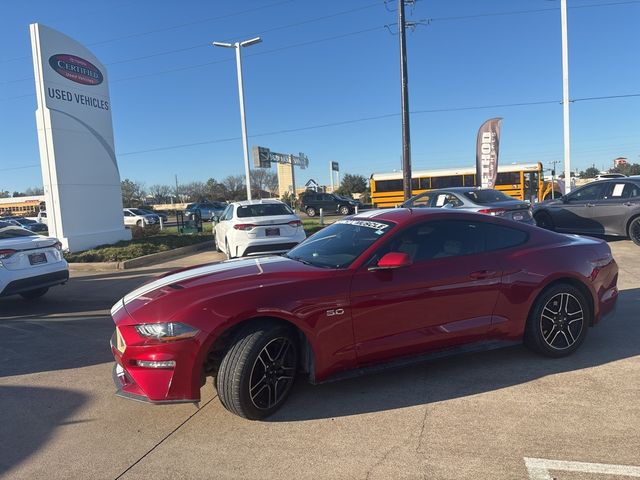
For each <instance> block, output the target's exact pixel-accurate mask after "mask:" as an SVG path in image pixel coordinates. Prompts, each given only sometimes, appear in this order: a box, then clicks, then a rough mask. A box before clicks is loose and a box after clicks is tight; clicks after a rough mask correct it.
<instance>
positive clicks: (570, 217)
mask: <svg viewBox="0 0 640 480" xmlns="http://www.w3.org/2000/svg"><path fill="white" fill-rule="evenodd" d="M533 215H534V218H535V220H536V223H537V224H538V226H539V227H542V228H546V229H548V230H556V231H558V232H571V233H582V234H591V235H616V236H623V237H629V238H630V239H631V240H633V242H634V243H635V244H636V245H640V177H627V178H612V179H606V180H598V181H596V182H592V183H588V184H587V185H584V186H582V187H580V188H578V189H576V190H574V191H573V192H571V193H569V194H568V195H565V196H563V197H561V198H559V199H557V200H551V201H548V202H543V203H541V204H538V205H537V206H536V207H535V209H534V213H533Z"/></svg>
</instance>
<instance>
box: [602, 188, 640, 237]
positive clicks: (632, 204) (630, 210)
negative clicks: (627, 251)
mask: <svg viewBox="0 0 640 480" xmlns="http://www.w3.org/2000/svg"><path fill="white" fill-rule="evenodd" d="M594 203H595V206H594V207H593V208H592V209H591V212H592V217H591V218H592V219H593V220H594V221H595V222H597V223H598V224H600V226H601V228H602V230H603V233H605V234H609V235H627V222H628V221H629V218H631V216H632V215H633V214H635V213H637V212H638V210H639V209H640V185H638V184H636V183H633V182H628V181H614V182H607V184H606V187H605V189H604V196H603V198H600V199H598V200H596V201H595V202H594Z"/></svg>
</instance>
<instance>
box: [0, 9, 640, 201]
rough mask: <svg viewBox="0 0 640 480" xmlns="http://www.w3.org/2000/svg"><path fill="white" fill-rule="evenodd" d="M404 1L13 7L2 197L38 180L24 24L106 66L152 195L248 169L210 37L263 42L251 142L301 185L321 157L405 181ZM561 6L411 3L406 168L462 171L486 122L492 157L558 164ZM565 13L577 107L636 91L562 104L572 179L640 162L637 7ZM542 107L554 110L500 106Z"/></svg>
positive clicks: (1, 41) (230, 92)
mask: <svg viewBox="0 0 640 480" xmlns="http://www.w3.org/2000/svg"><path fill="white" fill-rule="evenodd" d="M396 3H397V2H395V1H390V2H389V3H388V4H387V5H386V6H385V3H384V2H383V1H382V0H378V1H375V0H348V1H347V0H342V1H338V0H324V1H315V2H312V1H304V0H288V1H286V0H269V1H266V0H265V1H259V0H235V1H230V0H226V1H205V0H183V1H181V2H174V1H166V0H155V1H151V0H144V1H143V0H137V1H133V0H129V1H125V0H111V1H109V2H104V1H103V2H94V1H84V2H77V1H70V0H58V1H56V2H51V1H48V0H31V1H28V2H9V3H7V5H5V6H4V9H3V28H2V29H1V30H0V45H2V47H1V49H0V190H10V191H13V190H23V189H25V188H27V187H30V186H37V185H41V184H42V178H41V174H40V168H39V152H38V146H37V136H36V128H35V118H34V111H35V95H34V81H33V71H32V63H31V47H30V39H29V28H28V25H29V23H32V22H40V23H43V24H45V25H48V26H50V27H52V28H55V29H58V30H60V31H62V32H63V33H65V34H67V35H69V36H71V37H72V38H75V39H76V40H78V41H80V42H82V43H84V44H85V45H87V46H88V47H89V48H90V49H91V50H92V51H93V52H94V53H95V54H96V55H97V56H98V58H100V59H101V60H102V62H103V63H104V64H105V65H106V66H107V69H108V72H109V77H110V86H111V87H110V88H111V102H112V107H113V110H112V112H113V124H114V133H115V142H116V151H117V153H118V163H119V167H120V173H121V176H122V178H131V179H134V180H138V181H141V182H144V183H145V184H146V185H152V184H156V183H166V184H172V183H173V182H174V175H175V174H177V175H178V179H179V181H180V182H188V181H194V180H206V179H207V178H210V177H213V178H216V179H218V180H221V179H222V178H224V177H225V176H227V175H231V174H242V173H243V163H242V143H241V140H240V119H239V109H238V93H237V83H236V70H235V59H234V54H233V51H232V50H228V49H222V48H214V47H212V46H210V42H212V41H214V40H217V41H236V40H242V39H248V38H251V37H253V36H256V35H260V36H262V38H263V43H261V44H259V45H255V46H252V47H249V48H247V49H245V50H244V57H243V66H244V76H245V100H246V111H247V124H248V130H249V137H250V138H249V144H250V146H252V145H261V146H266V147H269V148H271V150H273V151H277V152H282V153H296V152H304V153H306V154H307V156H308V157H309V159H310V165H309V168H308V169H307V170H306V171H299V172H297V174H296V175H297V177H296V178H297V181H298V182H299V183H304V182H305V181H306V180H307V179H309V178H314V179H316V180H317V181H318V182H319V183H323V184H326V183H328V182H329V162H330V161H338V162H339V163H340V169H341V172H342V173H358V174H362V175H365V176H367V177H368V176H369V175H370V174H371V173H373V172H385V171H391V170H394V169H398V168H400V163H401V160H400V159H401V151H402V148H401V147H402V145H401V129H400V116H399V111H400V93H399V58H398V57H399V53H398V36H397V35H395V33H396V28H395V26H394V24H395V22H396V21H397V18H396V16H397V13H396V12H395V11H389V10H395V4H396ZM559 5H560V2H559V0H487V1H482V2H480V1H477V0H448V1H443V0H421V1H418V2H416V4H415V6H414V7H413V8H408V9H407V14H408V20H410V21H421V20H422V21H423V22H422V23H423V24H421V25H418V26H417V27H416V29H415V31H413V32H409V34H408V37H407V44H408V57H409V88H410V94H409V99H410V107H411V110H412V112H413V113H412V115H411V140H412V160H413V168H414V169H428V168H446V167H449V166H471V165H472V164H473V162H474V160H475V159H474V156H475V138H476V133H477V129H478V127H479V126H480V124H481V123H482V122H483V121H484V120H486V119H488V118H491V117H495V116H500V117H503V118H504V121H503V129H502V138H501V150H500V162H501V163H512V162H532V161H541V162H543V163H544V164H545V167H548V162H550V161H553V160H562V159H563V146H562V107H561V105H560V103H559V102H560V100H561V97H562V79H561V78H562V75H561V50H560V10H559ZM568 5H569V7H570V8H569V55H570V56H569V62H570V89H571V98H572V99H575V100H578V99H585V98H592V97H605V96H617V95H621V96H622V95H631V96H627V97H625V98H617V99H601V100H582V101H575V102H574V103H572V104H571V140H572V167H573V168H574V169H575V168H579V169H584V168H586V167H587V166H590V165H591V164H592V163H593V164H595V165H596V166H597V167H598V168H602V167H606V168H608V167H609V166H610V165H611V163H612V160H613V159H614V158H616V157H618V156H624V157H627V158H629V159H630V160H631V161H633V162H638V161H640V157H639V156H640V116H639V115H638V113H637V112H638V109H639V107H640V97H639V96H633V95H638V94H640V84H639V83H638V78H640V75H639V73H640V71H639V70H640V68H639V66H638V51H639V47H640V37H639V35H640V34H639V31H640V30H639V29H638V28H637V25H638V24H639V21H640V1H632V0H568ZM516 12H520V13H516ZM502 14H504V15H502ZM427 19H431V20H430V21H426V20H427ZM385 25H390V27H389V28H385ZM536 102H549V103H540V104H537V105H520V106H507V105H511V104H522V103H536ZM372 117H373V118H372ZM376 117H377V118H376ZM364 119H368V120H364ZM327 124H337V125H332V126H323V125H327ZM307 127H310V128H307ZM311 127H313V128H311ZM286 130H289V131H287V132H283V131H286ZM291 130H294V131H291ZM296 130H297V131H296ZM278 132H280V133H278ZM191 144H193V145H191ZM184 145H190V146H184Z"/></svg>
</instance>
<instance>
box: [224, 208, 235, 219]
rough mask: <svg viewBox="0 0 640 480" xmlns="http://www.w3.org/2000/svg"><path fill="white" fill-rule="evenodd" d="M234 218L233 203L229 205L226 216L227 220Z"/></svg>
mask: <svg viewBox="0 0 640 480" xmlns="http://www.w3.org/2000/svg"><path fill="white" fill-rule="evenodd" d="M232 218H233V205H229V206H228V207H227V212H226V214H225V216H224V219H225V220H231V219H232Z"/></svg>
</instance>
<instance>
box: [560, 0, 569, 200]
mask: <svg viewBox="0 0 640 480" xmlns="http://www.w3.org/2000/svg"><path fill="white" fill-rule="evenodd" d="M560 21H561V23H562V124H563V130H564V191H565V194H566V193H569V192H570V191H571V139H570V135H569V47H568V42H567V0H560Z"/></svg>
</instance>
